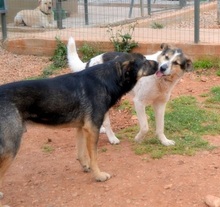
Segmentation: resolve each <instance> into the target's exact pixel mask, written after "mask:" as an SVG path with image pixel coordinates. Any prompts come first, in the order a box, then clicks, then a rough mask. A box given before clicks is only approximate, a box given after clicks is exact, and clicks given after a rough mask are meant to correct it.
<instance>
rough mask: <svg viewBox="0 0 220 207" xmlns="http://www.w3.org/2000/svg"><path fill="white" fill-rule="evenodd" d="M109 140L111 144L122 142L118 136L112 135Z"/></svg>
mask: <svg viewBox="0 0 220 207" xmlns="http://www.w3.org/2000/svg"><path fill="white" fill-rule="evenodd" d="M108 140H109V142H110V143H111V144H119V143H120V140H119V139H118V138H117V137H116V136H114V137H110V138H108Z"/></svg>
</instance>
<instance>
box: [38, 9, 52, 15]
mask: <svg viewBox="0 0 220 207" xmlns="http://www.w3.org/2000/svg"><path fill="white" fill-rule="evenodd" d="M40 11H41V12H42V13H43V14H45V15H49V14H50V13H46V12H44V11H42V10H41V9H40Z"/></svg>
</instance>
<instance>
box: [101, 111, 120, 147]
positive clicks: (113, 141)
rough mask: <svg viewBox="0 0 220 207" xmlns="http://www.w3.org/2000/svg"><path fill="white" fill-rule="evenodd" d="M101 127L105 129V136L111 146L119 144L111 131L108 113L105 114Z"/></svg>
mask: <svg viewBox="0 0 220 207" xmlns="http://www.w3.org/2000/svg"><path fill="white" fill-rule="evenodd" d="M103 126H104V127H105V130H106V135H107V137H108V140H109V142H110V143H111V144H118V143H120V140H119V139H118V138H117V137H116V136H115V134H114V132H113V131H112V128H111V122H110V119H109V113H108V112H107V113H106V114H105V119H104V122H103Z"/></svg>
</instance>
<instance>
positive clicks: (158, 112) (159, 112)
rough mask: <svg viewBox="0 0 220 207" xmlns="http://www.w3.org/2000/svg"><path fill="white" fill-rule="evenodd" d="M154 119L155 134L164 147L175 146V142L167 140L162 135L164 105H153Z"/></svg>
mask: <svg viewBox="0 0 220 207" xmlns="http://www.w3.org/2000/svg"><path fill="white" fill-rule="evenodd" d="M153 108H154V112H155V119H156V134H157V136H158V138H159V140H160V141H161V143H162V144H163V145H165V146H170V145H175V141H173V140H170V139H167V138H166V136H165V134H164V114H165V109H166V103H164V102H163V103H162V102H160V103H154V104H153Z"/></svg>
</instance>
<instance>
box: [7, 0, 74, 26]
mask: <svg viewBox="0 0 220 207" xmlns="http://www.w3.org/2000/svg"><path fill="white" fill-rule="evenodd" d="M53 5H54V8H55V7H56V0H53ZM36 7H38V0H7V8H8V12H7V23H12V22H13V21H14V17H15V15H16V14H17V12H19V11H21V10H24V9H35V8H36ZM62 7H63V9H64V10H65V11H67V12H68V13H70V14H73V13H77V12H78V0H66V1H63V2H62Z"/></svg>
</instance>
